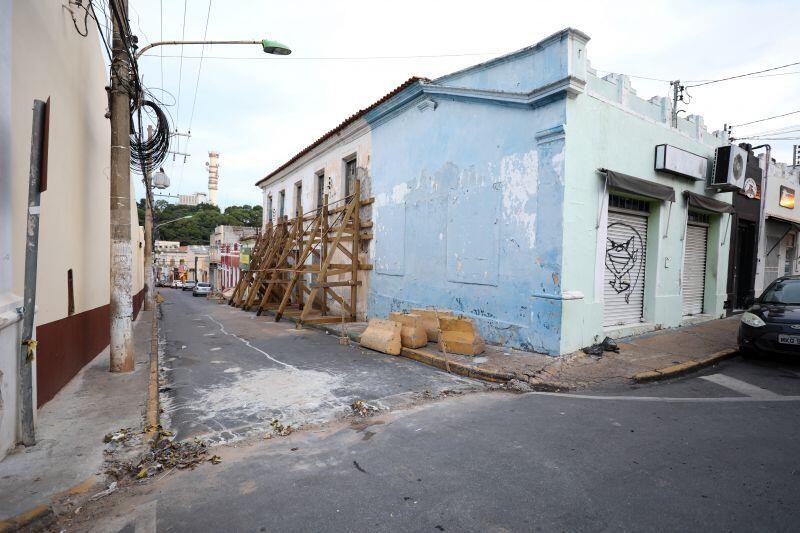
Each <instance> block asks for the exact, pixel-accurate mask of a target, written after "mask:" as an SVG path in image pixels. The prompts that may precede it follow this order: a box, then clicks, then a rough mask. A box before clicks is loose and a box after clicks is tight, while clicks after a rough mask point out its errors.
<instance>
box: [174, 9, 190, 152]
mask: <svg viewBox="0 0 800 533" xmlns="http://www.w3.org/2000/svg"><path fill="white" fill-rule="evenodd" d="M187 2H188V0H183V28H182V29H181V41H185V40H186V3H187ZM180 58H181V63H180V66H179V67H178V103H177V110H176V111H175V129H178V123H179V122H180V120H181V81H182V79H183V45H181V55H180ZM180 144H181V143H180V141H178V146H179V147H180Z"/></svg>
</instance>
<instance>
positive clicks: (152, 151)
mask: <svg viewBox="0 0 800 533" xmlns="http://www.w3.org/2000/svg"><path fill="white" fill-rule="evenodd" d="M148 109H149V110H150V111H152V112H153V114H154V115H155V117H156V120H155V123H156V124H155V129H154V132H153V137H152V138H149V139H147V138H144V129H143V126H142V116H141V115H142V111H145V112H147V110H148ZM134 115H136V117H137V123H138V130H139V131H138V132H137V131H135V130H134V129H133V128H132V129H131V139H130V141H131V170H135V171H137V172H138V171H141V172H142V174H145V173H148V174H149V173H151V172H152V171H153V170H154V169H156V168H158V167H160V166H161V163H163V162H164V159H166V157H167V154H168V152H169V137H170V131H169V120H168V119H167V116H166V114H165V113H164V111H163V110H162V109H161V107H159V106H158V104H156V103H155V102H153V101H152V100H142V103H141V105H138V106H137V105H132V106H131V118H133V116H134ZM132 122H133V121H132Z"/></svg>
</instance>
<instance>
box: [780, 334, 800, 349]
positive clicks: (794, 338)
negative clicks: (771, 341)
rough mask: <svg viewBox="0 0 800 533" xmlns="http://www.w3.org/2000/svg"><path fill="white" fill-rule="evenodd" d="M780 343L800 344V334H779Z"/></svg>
mask: <svg viewBox="0 0 800 533" xmlns="http://www.w3.org/2000/svg"><path fill="white" fill-rule="evenodd" d="M778 343H780V344H794V345H798V346H800V335H778Z"/></svg>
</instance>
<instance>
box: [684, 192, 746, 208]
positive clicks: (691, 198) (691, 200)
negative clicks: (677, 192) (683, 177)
mask: <svg viewBox="0 0 800 533" xmlns="http://www.w3.org/2000/svg"><path fill="white" fill-rule="evenodd" d="M683 196H684V197H686V203H688V204H689V207H694V208H695V209H702V210H704V211H711V212H712V213H733V212H734V209H733V206H732V205H731V204H728V203H725V202H720V201H719V200H714V199H713V198H709V197H708V196H703V195H701V194H695V193H693V192H690V191H683Z"/></svg>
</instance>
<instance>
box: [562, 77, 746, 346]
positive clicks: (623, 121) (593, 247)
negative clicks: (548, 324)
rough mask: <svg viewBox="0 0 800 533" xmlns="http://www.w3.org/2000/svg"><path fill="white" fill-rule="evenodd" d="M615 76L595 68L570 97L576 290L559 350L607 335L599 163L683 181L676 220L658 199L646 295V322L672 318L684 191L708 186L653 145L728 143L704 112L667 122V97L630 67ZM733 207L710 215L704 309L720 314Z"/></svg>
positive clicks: (698, 149)
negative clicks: (677, 171)
mask: <svg viewBox="0 0 800 533" xmlns="http://www.w3.org/2000/svg"><path fill="white" fill-rule="evenodd" d="M608 78H609V80H606V79H603V78H598V77H596V76H594V75H593V74H588V75H587V86H586V90H585V92H583V93H581V94H578V95H577V96H575V97H574V98H570V99H568V100H567V121H566V148H565V150H566V158H565V159H566V163H565V178H564V179H565V189H564V228H565V231H564V252H563V253H564V255H563V257H564V261H563V278H562V290H563V291H564V292H565V293H569V294H570V295H572V297H573V298H574V299H569V300H565V301H564V306H563V315H562V327H561V331H562V339H561V353H569V352H571V351H574V350H577V349H579V348H581V347H584V346H588V345H591V344H593V343H595V342H598V341H599V340H602V338H603V337H604V336H605V332H604V329H603V326H602V324H603V303H602V299H603V281H602V274H603V271H604V269H605V266H604V262H603V254H604V253H605V224H606V220H605V218H603V219H602V221H601V224H600V227H599V229H596V226H597V223H598V217H599V216H601V215H602V212H601V210H602V209H603V203H605V205H607V197H606V198H605V199H604V200H603V203H601V201H600V196H601V195H602V194H603V185H604V179H603V177H602V175H601V174H600V173H598V172H597V169H598V168H608V169H611V170H616V171H619V172H624V173H626V174H630V175H632V176H636V177H639V178H642V179H647V180H652V181H655V182H658V183H662V184H664V185H669V186H671V187H673V188H674V189H675V193H676V196H677V198H676V201H675V203H674V204H673V205H672V212H671V215H670V216H669V222H667V220H668V218H667V217H668V209H669V207H668V205H669V204H666V205H665V204H663V203H660V202H651V215H650V219H649V229H648V236H647V240H648V242H647V265H646V268H645V303H644V316H645V321H646V322H647V323H649V324H653V325H656V326H662V327H674V326H678V325H680V323H681V320H682V310H681V303H682V298H681V293H680V280H681V272H682V267H683V264H682V263H683V238H684V227H685V224H686V213H687V211H686V203H685V200H684V198H683V196H682V193H683V191H684V190H691V191H692V192H695V193H698V194H705V183H704V182H700V181H693V180H690V179H688V178H681V177H678V176H673V175H670V174H665V173H661V172H656V171H655V170H654V169H653V167H654V159H655V146H656V145H658V144H665V143H666V144H670V145H673V146H676V147H679V148H682V149H684V150H688V151H690V152H693V153H695V154H698V155H701V156H704V157H707V158H709V160H710V161H713V158H714V149H715V147H717V146H720V145H723V144H725V142H723V141H722V140H721V139H719V138H717V137H715V136H713V135H711V134H709V133H708V132H707V131H705V128H704V127H703V124H702V118H700V117H689V119H684V118H681V119H680V125H679V131H678V130H675V129H674V128H671V127H669V103H668V102H667V101H665V100H663V99H654V100H653V101H652V102H651V101H647V100H644V99H641V98H639V97H638V96H636V95H635V94H634V93H633V91H632V90H631V88H630V82H629V81H628V79H627V78H626V77H624V76H616V75H612V76H609V77H608ZM730 196H731V195H730V193H727V194H720V195H716V196H715V198H717V199H719V200H722V201H726V202H730V201H731V198H730ZM728 216H729V215H712V216H711V227H710V228H709V245H708V250H709V251H708V258H707V276H706V297H705V303H704V313H706V314H711V315H716V316H720V315H722V314H723V312H724V311H723V304H724V302H725V299H726V298H727V294H726V282H727V269H728V243H729V240H730V239H729V238H725V239H724V243H723V242H722V235H721V234H722V233H723V232H724V231H725V229H726V227H727V228H728V231H729V226H727V224H728V221H727V217H728ZM720 224H721V225H722V228H720ZM667 225H668V226H669V227H668V228H667ZM666 229H668V231H667V237H664V233H665V230H666ZM666 263H669V265H668V266H666ZM598 276H599V278H598ZM580 295H583V297H582V298H580Z"/></svg>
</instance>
